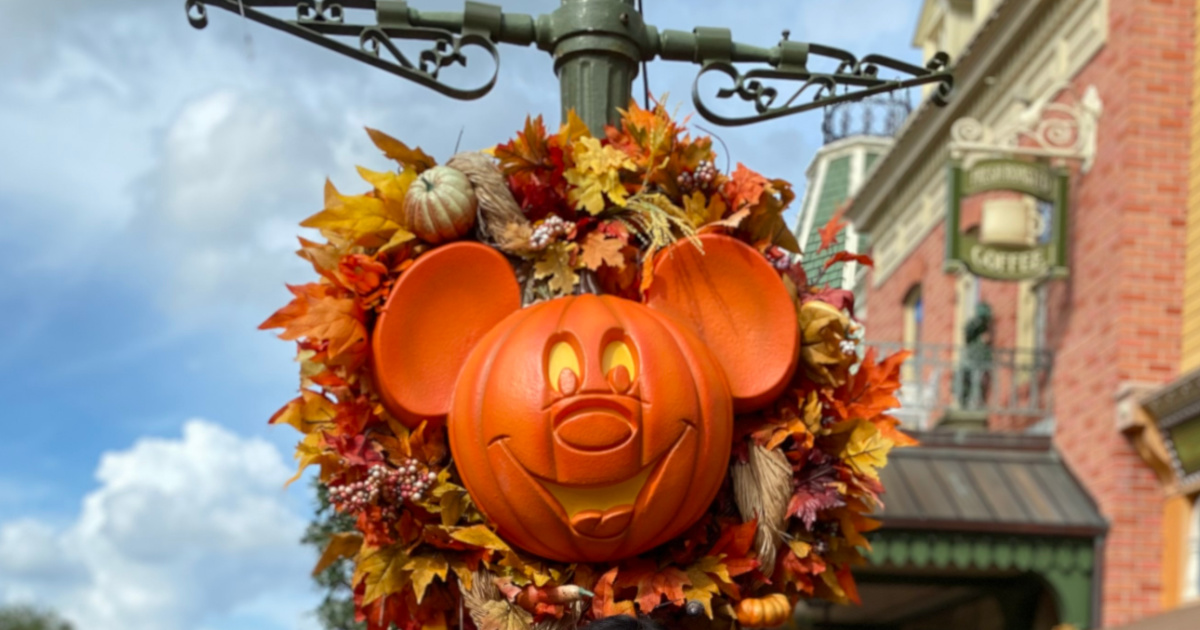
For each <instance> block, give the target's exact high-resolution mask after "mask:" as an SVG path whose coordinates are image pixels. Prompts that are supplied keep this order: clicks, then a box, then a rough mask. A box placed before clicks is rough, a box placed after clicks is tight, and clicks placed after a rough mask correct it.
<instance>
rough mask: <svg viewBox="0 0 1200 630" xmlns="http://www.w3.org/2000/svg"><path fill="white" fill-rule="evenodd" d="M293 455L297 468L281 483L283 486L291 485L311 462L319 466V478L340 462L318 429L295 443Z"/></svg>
mask: <svg viewBox="0 0 1200 630" xmlns="http://www.w3.org/2000/svg"><path fill="white" fill-rule="evenodd" d="M293 457H295V459H296V461H297V462H299V463H298V469H297V470H296V474H295V475H293V476H292V478H291V479H288V480H287V482H285V483H284V484H283V487H285V488H286V487H288V486H290V485H292V484H293V483H294V482H295V481H296V480H297V479H299V478H300V475H302V474H304V469H305V468H308V467H309V466H312V465H313V464H318V465H320V466H321V479H326V478H327V477H328V474H329V473H330V471H332V470H333V468H334V467H336V466H337V465H338V464H339V463H340V460H339V458H338V455H337V453H335V452H334V451H333V450H332V449H330V448H329V447H328V446H327V445H326V444H325V437H324V434H322V433H321V432H320V431H315V432H313V433H309V434H308V435H306V436H304V439H303V440H301V441H300V443H299V444H297V445H296V452H295V454H294V455H293Z"/></svg>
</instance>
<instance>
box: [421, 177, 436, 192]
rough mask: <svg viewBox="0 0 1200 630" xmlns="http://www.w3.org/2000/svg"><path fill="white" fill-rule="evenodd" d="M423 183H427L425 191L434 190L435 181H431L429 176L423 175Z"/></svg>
mask: <svg viewBox="0 0 1200 630" xmlns="http://www.w3.org/2000/svg"><path fill="white" fill-rule="evenodd" d="M421 183H423V184H425V192H429V191H431V190H433V182H431V181H429V178H428V177H422V178H421Z"/></svg>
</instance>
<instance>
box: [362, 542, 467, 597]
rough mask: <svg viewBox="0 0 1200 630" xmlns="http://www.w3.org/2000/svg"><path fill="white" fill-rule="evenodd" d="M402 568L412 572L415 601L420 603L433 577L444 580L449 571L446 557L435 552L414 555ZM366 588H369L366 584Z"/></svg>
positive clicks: (411, 578)
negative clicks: (426, 554)
mask: <svg viewBox="0 0 1200 630" xmlns="http://www.w3.org/2000/svg"><path fill="white" fill-rule="evenodd" d="M404 570H405V571H410V572H412V576H411V577H410V578H409V579H410V580H411V581H412V586H413V592H414V593H415V594H416V596H417V603H418V604H420V603H421V600H422V599H425V590H426V589H428V588H429V585H430V584H431V583H432V582H433V578H435V577H437V578H441V579H442V581H443V582H445V581H446V576H447V575H448V573H449V571H450V563H448V562H446V558H445V557H444V556H442V554H440V553H437V554H433V555H428V556H416V557H413V558H409V559H408V562H406V563H405V564H404ZM367 588H370V585H369V584H368V586H367ZM364 600H365V598H364Z"/></svg>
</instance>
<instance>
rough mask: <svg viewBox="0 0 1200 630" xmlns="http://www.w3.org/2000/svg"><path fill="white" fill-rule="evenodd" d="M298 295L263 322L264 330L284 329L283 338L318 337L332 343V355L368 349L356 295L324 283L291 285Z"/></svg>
mask: <svg viewBox="0 0 1200 630" xmlns="http://www.w3.org/2000/svg"><path fill="white" fill-rule="evenodd" d="M288 290H289V291H291V292H292V295H294V296H295V298H294V299H293V300H292V301H291V302H290V303H289V304H288V305H287V306H284V307H283V308H281V309H279V310H278V311H276V312H275V314H274V315H271V317H269V318H267V321H265V322H263V323H262V324H261V325H259V329H260V330H267V329H271V328H282V329H283V332H282V333H280V334H279V338H280V339H284V340H286V341H294V340H297V339H300V338H302V337H303V338H308V339H316V340H321V341H325V342H327V343H328V344H329V355H330V357H331V358H332V357H337V356H339V355H342V354H344V353H346V352H349V351H357V350H365V344H366V339H367V328H366V325H365V324H364V323H363V319H364V315H363V312H362V309H361V308H360V307H359V306H358V302H356V301H355V300H354V299H353V298H343V297H339V296H338V293H337V291H336V289H335V288H334V287H331V286H329V285H323V284H315V283H309V284H303V285H300V286H292V285H288Z"/></svg>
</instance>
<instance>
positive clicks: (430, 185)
mask: <svg viewBox="0 0 1200 630" xmlns="http://www.w3.org/2000/svg"><path fill="white" fill-rule="evenodd" d="M477 206H478V200H477V199H476V197H475V188H474V186H472V185H471V182H470V181H469V180H468V179H467V176H466V175H464V174H463V173H462V172H461V171H459V170H457V169H453V168H450V167H449V166H435V167H433V168H430V169H427V170H426V171H425V172H423V173H421V175H420V176H418V177H417V179H416V181H414V182H413V183H412V184H410V185H409V187H408V192H407V193H405V195H404V222H405V224H406V225H407V227H408V229H409V230H410V231H412V233H413V234H416V235H417V236H418V237H419V238H420V239H421V240H423V241H425V242H427V243H435V244H436V243H443V242H445V241H452V240H454V239H456V238H459V237H461V236H463V235H464V234H466V233H467V232H469V231H471V228H472V227H473V226H474V225H475V209H476V207H477Z"/></svg>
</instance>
